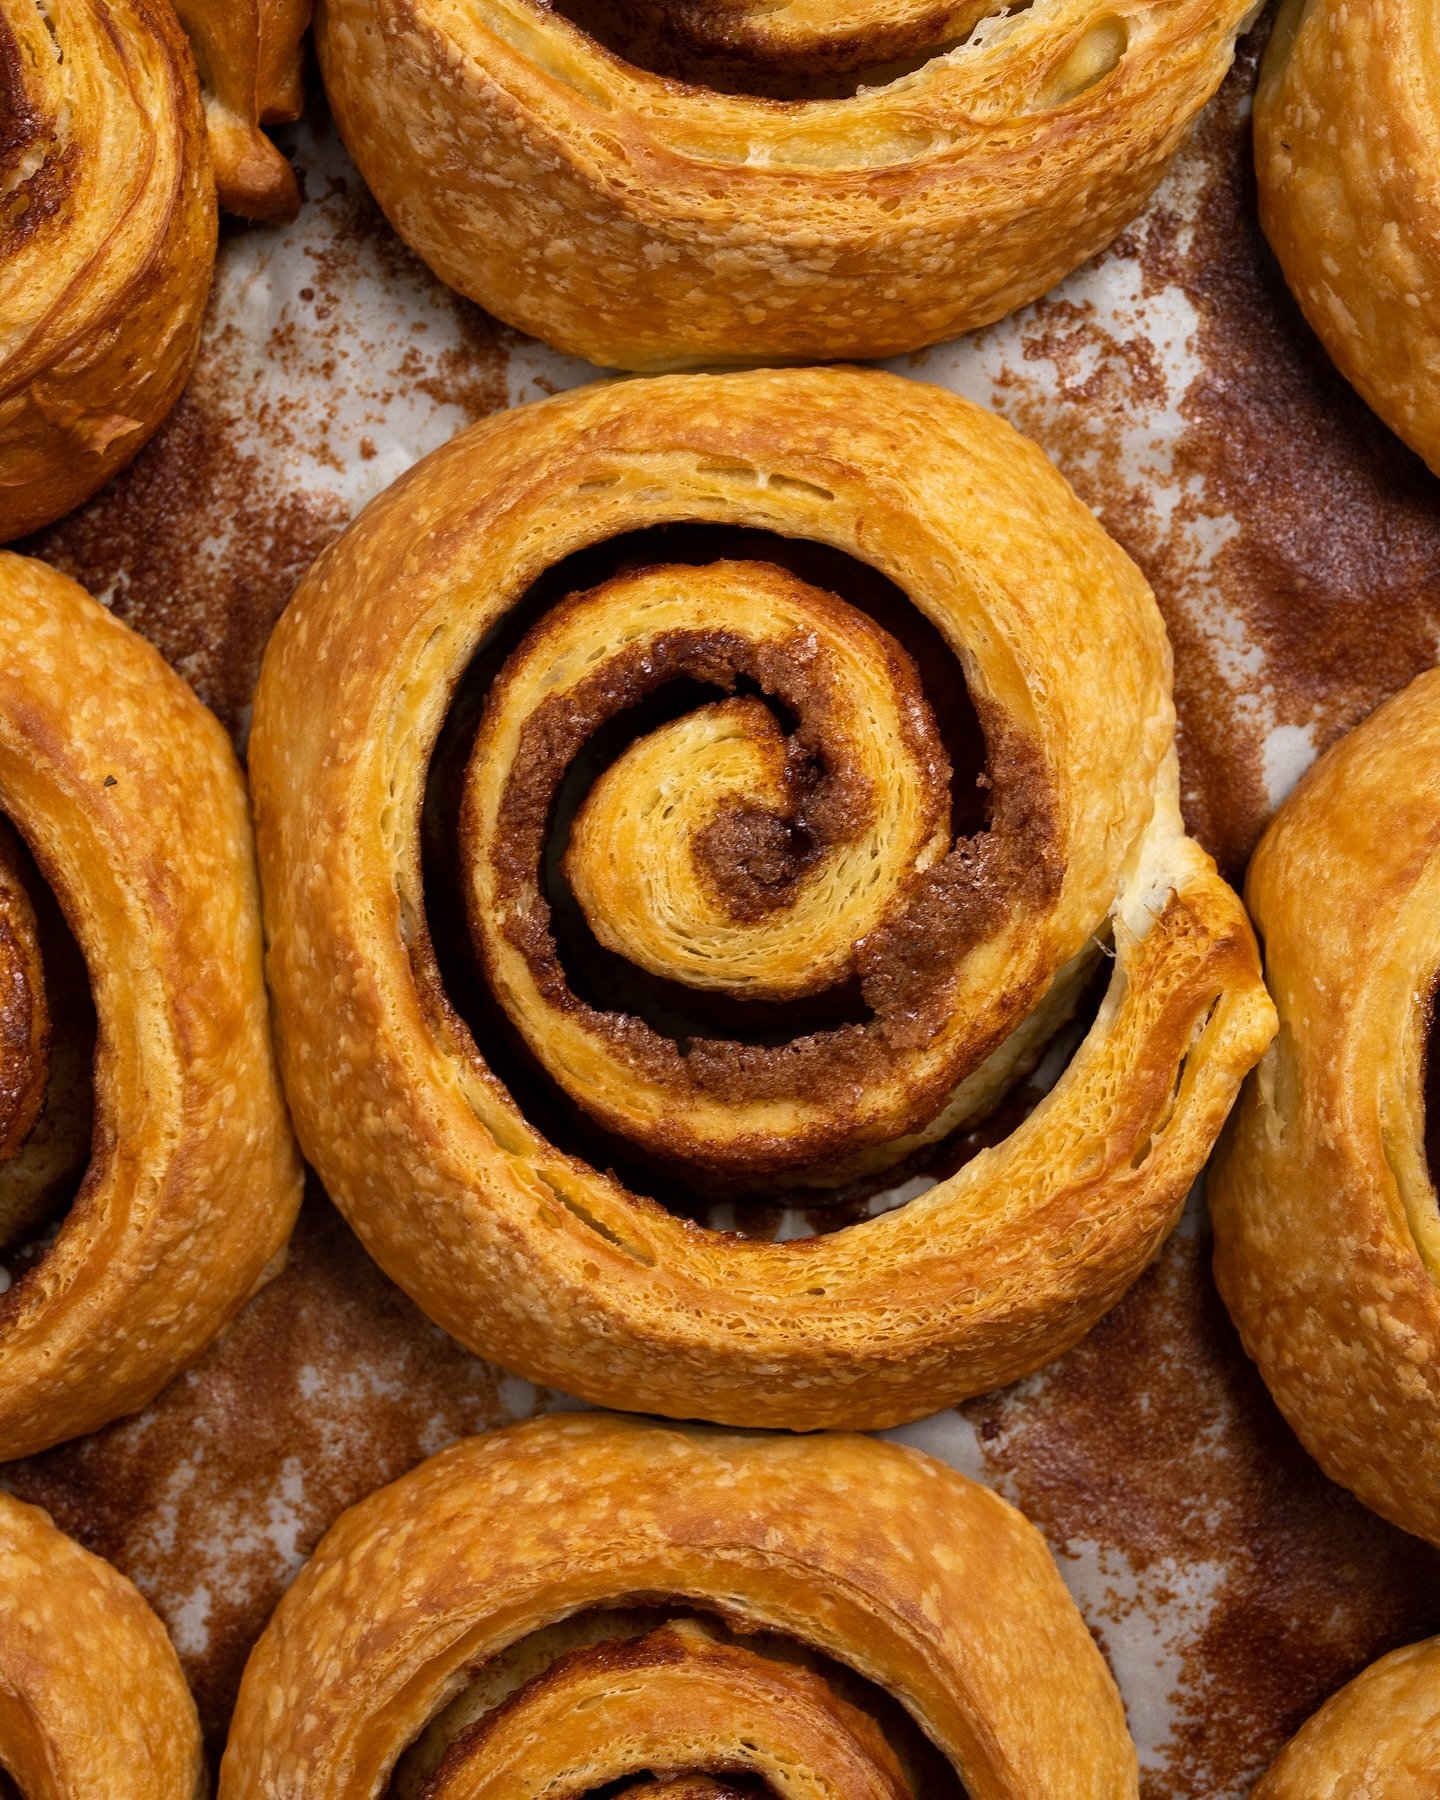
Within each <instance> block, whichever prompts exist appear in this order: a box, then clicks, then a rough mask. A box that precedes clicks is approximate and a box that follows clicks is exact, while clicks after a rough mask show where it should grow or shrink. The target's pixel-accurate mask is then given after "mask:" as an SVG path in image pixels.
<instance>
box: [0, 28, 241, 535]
mask: <svg viewBox="0 0 1440 1800" xmlns="http://www.w3.org/2000/svg"><path fill="white" fill-rule="evenodd" d="M215 232H216V224H215V187H214V179H213V177H212V175H211V172H210V161H209V152H208V149H207V147H206V141H205V120H204V114H203V112H202V110H201V105H200V95H199V90H198V87H197V84H196V80H195V67H194V63H193V61H192V58H191V55H190V49H189V46H188V45H187V44H186V42H185V38H184V36H183V34H182V33H181V31H180V29H179V27H178V25H177V24H176V22H175V18H174V15H173V14H172V13H171V12H170V10H169V8H168V7H167V6H165V5H164V4H162V3H160V0H106V4H104V5H97V4H94V3H93V0H44V4H37V0H3V4H0V543H4V542H7V541H8V540H10V539H11V538H15V537H19V536H21V535H22V534H23V533H25V532H27V531H34V530H36V529H38V527H40V526H41V525H45V524H48V523H49V522H50V521H51V520H52V519H57V518H59V517H60V515H61V514H62V513H66V512H69V511H70V509H71V508H72V507H74V506H78V505H79V504H80V502H81V501H82V500H84V499H87V498H88V497H89V495H91V494H92V493H94V491H95V489H96V488H98V487H99V486H100V485H101V483H102V482H104V481H107V480H108V479H109V478H110V476H111V475H113V474H114V473H115V471H116V470H117V469H118V468H120V467H121V466H122V465H123V464H125V463H126V462H128V461H129V460H130V458H131V457H132V456H134V455H135V453H136V451H137V450H139V449H140V447H141V445H142V444H144V442H145V440H146V439H147V438H148V437H149V436H150V434H151V433H152V432H153V431H154V430H155V428H156V426H157V425H158V424H159V423H160V421H161V420H162V419H163V418H164V417H165V415H166V413H167V412H168V411H169V410H170V408H171V407H172V406H173V405H174V403H175V401H176V399H177V398H178V397H179V394H180V390H181V388H182V387H183V386H184V384H185V380H186V377H187V376H188V374H189V372H190V365H191V363H192V362H193V361H194V359H195V352H196V349H197V347H198V344H199V338H200V322H201V316H202V314H203V312H204V308H205V300H206V296H207V295H208V293H209V290H210V275H211V270H212V267H213V265H214V261H215Z"/></svg>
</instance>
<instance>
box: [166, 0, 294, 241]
mask: <svg viewBox="0 0 1440 1800" xmlns="http://www.w3.org/2000/svg"><path fill="white" fill-rule="evenodd" d="M175 11H176V12H177V13H178V15H179V18H180V23H181V24H182V25H183V26H184V27H185V29H186V31H187V32H188V33H189V35H190V42H191V45H192V47H193V48H194V51H195V59H196V61H197V63H198V64H199V67H200V79H201V83H202V87H203V90H204V97H205V117H206V123H207V126H208V129H209V136H210V152H211V156H212V158H213V160H214V164H215V181H216V185H217V187H218V189H219V193H220V204H221V205H222V206H223V207H224V208H225V209H226V211H227V212H233V213H239V214H240V215H241V216H242V217H243V218H247V219H293V218H294V217H295V215H296V213H298V212H299V210H300V190H299V188H298V187H297V186H296V184H295V171H294V170H293V169H292V168H291V167H290V164H289V163H288V162H287V161H286V159H285V158H284V156H282V155H281V153H280V151H279V150H277V149H276V147H275V145H274V144H273V143H271V141H270V139H269V138H268V137H267V136H266V135H265V133H264V132H263V131H261V130H260V127H261V125H272V124H276V123H278V122H280V121H281V120H285V119H298V118H299V117H300V111H301V108H302V106H303V105H304V99H305V94H304V86H303V82H302V58H301V48H300V46H301V40H302V39H303V37H304V35H305V30H306V27H307V26H308V25H309V23H310V0H176V5H175Z"/></svg>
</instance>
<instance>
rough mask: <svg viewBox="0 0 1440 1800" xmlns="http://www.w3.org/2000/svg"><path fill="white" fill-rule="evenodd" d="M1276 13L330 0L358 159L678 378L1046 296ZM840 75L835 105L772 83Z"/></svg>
mask: <svg viewBox="0 0 1440 1800" xmlns="http://www.w3.org/2000/svg"><path fill="white" fill-rule="evenodd" d="M1253 11H1254V3H1253V0H1178V3H1177V0H1168V3H1161V0H1035V3H1034V4H1033V5H1031V6H1029V7H1027V8H1024V9H1018V8H1007V7H1006V6H1005V5H1003V4H1001V3H1000V0H996V3H994V4H988V5H977V4H963V3H962V4H953V3H952V4H943V5H937V4H935V3H934V0H876V3H875V4H869V5H863V6H850V7H844V8H840V9H838V10H837V9H834V8H829V7H823V6H818V5H816V4H814V3H813V0H792V3H791V4H788V5H781V6H775V5H772V4H769V3H768V0H765V3H759V0H756V3H750V4H721V3H720V0H716V3H714V4H710V5H705V4H690V5H685V6H681V7H671V6H660V5H658V4H654V3H653V0H638V3H632V4H631V5H629V6H618V7H612V6H608V5H590V6H588V8H587V6H586V4H585V0H577V3H576V4H572V5H570V6H568V7H552V6H550V5H548V4H545V3H543V0H478V3H471V0H465V3H463V4H462V3H461V0H324V3H323V4H321V5H320V6H319V7H318V9H317V16H316V41H317V44H318V47H319V51H320V59H321V67H322V71H323V74H324V77H325V83H326V88H327V92H328V94H329V97H330V103H331V106H332V108H333V110H334V113H335V117H336V120H337V122H338V124H339V126H340V131H341V134H342V136H343V137H344V139H345V142H346V145H347V147H348V149H349V150H350V153H351V154H352V156H354V158H355V160H356V162H357V163H358V164H359V166H360V169H361V172H362V173H363V175H364V176H365V179H366V181H367V183H368V184H369V186H370V188H371V189H372V191H373V192H374V194H375V196H376V198H377V199H378V200H379V202H380V204H381V206H382V207H383V208H384V210H385V212H386V214H387V216H388V217H389V219H390V221H391V223H392V224H393V225H394V226H395V229H396V230H397V231H398V232H399V234H400V236H401V237H402V238H404V240H405V241H406V243H408V244H409V245H410V247H411V248H412V249H413V250H415V251H416V252H417V253H418V254H419V255H420V256H422V257H423V258H424V260H425V261H426V262H427V263H428V264H429V265H430V267H431V268H432V269H434V270H435V272H436V273H437V274H438V275H439V276H440V277H441V279H442V280H444V281H446V282H448V283H449V284H450V285H451V286H452V287H455V288H458V289H459V290H460V292H461V293H463V294H466V295H467V296H469V298H471V299H473V300H476V301H478V302H479V303H480V304H481V305H482V306H484V307H486V308H487V309H488V310H489V311H491V312H494V313H496V314H498V315H499V317H501V318H502V319H505V320H506V321H507V322H508V323H510V324H512V325H515V326H517V327H519V328H520V329H521V330H523V331H527V332H531V333H533V334H535V335H536V336H538V337H541V338H543V339H544V340H545V341H546V342H547V343H551V344H554V345H556V346H557V347H558V348H560V349H562V350H566V351H569V352H571V353H574V354H578V355H581V356H586V357H589V358H590V359H591V360H592V361H594V362H598V363H602V364H610V365H616V366H619V367H623V368H631V369H650V370H656V369H663V368H678V367H685V366H694V365H696V364H706V363H708V364H714V363H737V362H738V363H754V362H760V361H770V362H774V361H783V360H797V361H798V360H807V359H823V360H828V359H833V358H842V357H854V358H870V357H878V356H888V355H894V354H897V353H899V352H902V351H906V350H911V349H915V348H917V347H919V346H921V345H925V344H931V343H936V342H938V341H939V340H941V339H943V338H946V337H951V336H953V335H955V334H956V333H958V332H961V331H966V330H970V329H972V328H974V327H975V326H978V325H982V324H987V323H989V322H990V321H991V320H994V319H997V318H1000V317H1002V316H1003V315H1004V314H1005V313H1007V312H1010V311H1012V310H1013V309H1014V308H1015V307H1017V306H1019V305H1022V304H1024V303H1025V302H1027V301H1030V300H1033V299H1035V298H1036V297H1037V296H1038V295H1040V294H1042V293H1044V292H1045V291H1046V290H1047V289H1048V288H1050V287H1052V286H1053V285H1054V284H1055V283H1056V282H1057V281H1059V280H1060V279H1061V278H1062V277H1063V276H1065V275H1066V274H1068V273H1069V272H1070V271H1071V270H1072V269H1074V268H1076V267H1078V266H1079V264H1081V263H1083V262H1084V261H1085V260H1086V259H1087V258H1088V257H1090V256H1092V255H1094V254H1095V253H1096V252H1097V251H1099V250H1101V249H1103V248H1104V246H1105V245H1106V244H1108V243H1110V242H1111V240H1112V239H1113V238H1114V237H1115V236H1116V235H1117V234H1118V233H1119V231H1120V230H1121V229H1122V228H1123V227H1124V226H1125V225H1126V224H1127V223H1128V222H1129V221H1130V220H1131V219H1132V218H1133V217H1134V216H1135V214H1136V213H1138V212H1139V211H1140V209H1141V207H1142V206H1143V204H1144V202H1145V200H1146V199H1147V198H1148V197H1149V195H1150V193H1151V191H1152V189H1153V188H1154V186H1155V184H1156V183H1157V182H1158V180H1159V179H1160V175H1161V173H1162V172H1163V170H1164V168H1165V166H1166V164H1167V163H1168V161H1169V159H1170V157H1171V156H1172V155H1173V153H1174V151H1175V150H1176V149H1177V148H1178V146H1179V144H1180V143H1181V141H1182V139H1183V137H1184V135H1185V132H1186V130H1187V129H1188V127H1189V125H1190V123H1191V121H1192V120H1193V118H1194V116H1195V114H1196V113H1197V112H1198V111H1199V110H1200V108H1201V107H1202V106H1203V105H1204V103H1205V102H1206V100H1208V99H1209V97H1210V96H1211V94H1212V93H1213V92H1214V91H1215V89H1216V88H1217V87H1218V86H1219V84H1220V81H1221V79H1222V77H1223V76H1224V74H1225V71H1226V70H1227V69H1228V67H1229V66H1230V61H1231V57H1232V54H1233V50H1234V44H1235V39H1236V35H1237V33H1238V32H1239V30H1240V29H1241V28H1242V26H1243V24H1244V22H1245V19H1246V17H1247V15H1250V14H1251V13H1253ZM567 14H574V15H575V17H576V18H582V19H588V20H589V21H590V22H591V23H592V24H593V25H594V27H595V29H597V30H599V31H601V33H602V34H603V35H604V36H606V38H607V40H613V39H615V36H616V33H617V32H620V33H622V35H623V34H624V33H625V31H626V29H627V27H628V33H629V35H628V37H627V38H625V41H624V46H623V47H624V48H626V49H627V50H628V52H629V56H638V57H642V58H643V57H646V56H649V60H650V61H651V62H655V58H656V55H657V54H658V55H659V57H660V59H661V60H660V63H659V64H657V67H664V66H666V64H665V60H664V59H665V57H666V55H667V54H669V53H671V52H674V53H675V54H676V55H677V56H678V62H677V63H676V67H677V68H678V69H679V70H680V71H681V72H688V73H692V74H693V75H694V79H693V80H678V79H672V78H671V77H670V76H669V75H666V74H663V73H657V72H656V70H655V68H647V67H642V66H640V64H639V63H638V62H636V61H632V60H629V59H628V57H627V56H626V55H622V54H619V53H617V51H616V50H615V49H612V48H607V47H606V44H604V43H601V42H599V41H597V39H596V38H595V37H594V36H592V35H590V33H589V32H587V31H586V30H585V29H583V28H582V26H581V25H579V24H577V23H575V22H574V19H573V18H572V17H569V16H567ZM657 34H658V48H657ZM632 39H633V43H632V42H631V41H630V40H632ZM646 46H648V49H647V48H646ZM897 59H898V60H897ZM907 63H913V64H914V65H915V66H914V67H913V68H910V70H909V72H908V73H907V72H905V65H906V64H907ZM837 68H838V69H839V70H841V71H848V72H849V73H848V78H847V80H846V81H845V82H844V83H842V85H841V87H840V89H839V91H838V92H834V93H832V95H831V97H829V98H821V99H796V98H791V97H787V98H780V99H777V98H774V97H773V94H774V93H776V92H778V93H781V94H784V95H787V96H788V95H792V94H794V93H802V94H803V93H806V92H813V91H814V84H815V81H816V80H820V81H821V82H822V91H823V83H824V82H825V81H826V80H830V81H831V82H832V83H833V78H834V75H835V72H836V70H837ZM737 69H738V71H739V73H738V75H737V74H736V70H737ZM777 70H779V71H780V72H781V73H782V74H784V73H785V72H786V71H788V72H789V74H788V76H787V79H785V80H782V81H781V85H780V87H779V88H778V89H777V88H774V87H773V82H772V85H771V90H770V93H769V94H767V93H766V91H765V89H766V78H767V77H773V76H774V75H775V72H776V71H777ZM727 71H728V73H727ZM707 80H709V81H711V82H718V83H719V84H720V85H719V86H707V85H704V84H705V82H706V81H707ZM737 83H738V87H737ZM757 83H758V85H759V87H760V89H761V93H760V94H758V95H757V94H756V93H755V92H753V91H744V90H745V89H747V88H749V89H754V88H755V87H756V85H757ZM797 83H798V86H797ZM857 83H858V84H859V85H858V90H857V91H847V89H848V90H856V89H857ZM807 84H808V85H807ZM727 88H728V90H729V91H727Z"/></svg>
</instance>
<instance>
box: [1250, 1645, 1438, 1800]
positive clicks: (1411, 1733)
mask: <svg viewBox="0 0 1440 1800" xmlns="http://www.w3.org/2000/svg"><path fill="white" fill-rule="evenodd" d="M1437 1769H1440V1638H1431V1639H1430V1640H1429V1642H1427V1643H1423V1644H1411V1645H1410V1647H1409V1648H1408V1649H1405V1650H1396V1651H1395V1652H1394V1653H1393V1654H1392V1655H1390V1656H1382V1657H1381V1658H1380V1660H1379V1662H1377V1663H1373V1664H1372V1665H1371V1666H1370V1667H1369V1668H1368V1669H1366V1670H1365V1672H1364V1673H1363V1674H1362V1675H1357V1676H1356V1678H1355V1680H1354V1681H1352V1682H1351V1683H1350V1684H1349V1686H1348V1687H1343V1688H1341V1690H1340V1692H1339V1693H1338V1694H1336V1696H1335V1697H1334V1699H1333V1700H1330V1701H1328V1702H1327V1703H1326V1704H1325V1705H1324V1706H1322V1707H1321V1708H1320V1710H1319V1712H1318V1713H1316V1714H1315V1717H1314V1718H1313V1719H1311V1720H1309V1722H1308V1723H1307V1724H1306V1725H1305V1726H1304V1727H1303V1728H1302V1729H1301V1730H1300V1732H1298V1733H1297V1735H1296V1736H1295V1737H1294V1738H1293V1739H1292V1740H1291V1741H1290V1743H1289V1744H1287V1745H1286V1747H1285V1750H1284V1752H1283V1754H1282V1755H1281V1757H1280V1759H1279V1761H1278V1762H1277V1763H1276V1764H1275V1766H1274V1768H1272V1769H1271V1771H1270V1773H1269V1774H1268V1775H1267V1776H1266V1777H1265V1779H1264V1780H1263V1781H1262V1782H1261V1783H1260V1785H1259V1786H1258V1787H1257V1788H1256V1789H1255V1795H1254V1800H1316V1796H1317V1795H1325V1796H1327V1797H1328V1796H1330V1795H1333V1796H1334V1800H1430V1796H1431V1795H1432V1794H1433V1793H1434V1792H1435V1771H1436V1770H1437Z"/></svg>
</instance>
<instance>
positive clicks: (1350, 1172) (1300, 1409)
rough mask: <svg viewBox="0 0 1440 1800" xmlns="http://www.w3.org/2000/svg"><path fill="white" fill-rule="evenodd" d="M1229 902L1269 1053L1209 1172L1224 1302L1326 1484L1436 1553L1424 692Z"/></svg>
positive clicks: (1432, 917)
mask: <svg viewBox="0 0 1440 1800" xmlns="http://www.w3.org/2000/svg"><path fill="white" fill-rule="evenodd" d="M1246 896H1247V899H1248V900H1249V904H1250V909H1251V912H1252V913H1253V915H1254V918H1255V922H1256V925H1257V927H1258V928H1259V931H1260V934H1261V937H1262V939H1263V941H1264V945H1265V974H1266V980H1267V981H1268V983H1269V986H1270V991H1271V993H1272V994H1273V995H1274V996H1275V1003H1276V1005H1277V1007H1278V1008H1279V1012H1280V1031H1279V1035H1278V1036H1277V1037H1276V1039H1275V1042H1274V1043H1273V1045H1272V1046H1271V1048H1270V1050H1269V1052H1268V1054H1267V1055H1266V1057H1265V1059H1264V1061H1263V1062H1262V1063H1261V1065H1260V1067H1259V1068H1258V1069H1257V1070H1256V1072H1255V1074H1254V1076H1253V1077H1252V1078H1251V1080H1250V1083H1249V1085H1248V1086H1247V1088H1246V1091H1245V1096H1244V1099H1243V1101H1242V1103H1241V1105H1240V1107H1239V1109H1238V1111H1237V1114H1236V1122H1235V1126H1234V1130H1233V1134H1232V1135H1231V1136H1230V1137H1229V1138H1228V1139H1227V1141H1226V1143H1225V1145H1224V1146H1223V1147H1222V1152H1221V1155H1220V1156H1219V1158H1218V1159H1217V1163H1216V1166H1215V1168H1214V1169H1213V1170H1212V1172H1211V1177H1210V1197H1211V1207H1212V1211H1213V1213H1214V1217H1215V1238H1216V1255H1215V1266H1216V1274H1217V1277H1218V1279H1219V1282H1220V1290H1221V1292H1222V1294H1223V1295H1224V1296H1225V1301H1226V1304H1227V1305H1228V1306H1229V1308H1230V1311H1231V1313H1232V1315H1233V1316H1234V1318H1235V1321H1236V1323H1237V1325H1238V1326H1239V1328H1240V1334H1241V1336H1242V1338H1243V1339H1244V1341H1245V1348H1246V1349H1247V1350H1248V1351H1249V1353H1250V1354H1251V1356H1253V1357H1254V1358H1255V1360H1256V1362H1257V1363H1258V1364H1259V1365H1260V1372H1261V1373H1262V1374H1263V1375H1264V1377H1265V1380H1266V1383H1267V1384H1268V1386H1269V1388H1270V1391H1271V1393H1272V1394H1273V1395H1274V1396H1275V1399H1276V1401H1277V1402H1278V1404H1279V1406H1280V1409H1281V1411H1282V1412H1283V1413H1284V1414H1285V1416H1286V1418H1287V1419H1288V1420H1289V1421H1290V1423H1291V1425H1292V1426H1294V1428H1295V1430H1296V1431H1297V1432H1298V1434H1299V1436H1300V1438H1301V1440H1302V1442H1303V1443H1304V1444H1305V1447H1306V1448H1307V1449H1308V1450H1309V1451H1310V1453H1311V1455H1312V1456H1314V1457H1315V1458H1316V1460H1317V1461H1318V1462H1319V1463H1320V1464H1321V1466H1322V1467H1323V1468H1324V1469H1325V1471H1326V1473H1327V1474H1328V1475H1330V1476H1331V1477H1332V1479H1334V1480H1336V1481H1340V1482H1343V1483H1344V1484H1345V1486H1346V1487H1349V1488H1351V1489H1353V1490H1354V1492H1355V1493H1356V1494H1358V1495H1359V1496H1360V1498H1361V1499H1362V1500H1363V1501H1364V1502H1365V1504H1366V1505H1367V1506H1372V1507H1374V1508H1375V1510H1376V1511H1377V1512H1380V1513H1383V1514H1384V1515H1385V1517H1386V1518H1388V1519H1392V1520H1393V1521H1394V1522H1395V1523H1396V1524H1397V1525H1403V1526H1404V1527H1405V1529H1406V1530H1407V1531H1413V1532H1417V1533H1418V1534H1419V1535H1420V1536H1421V1537H1426V1538H1429V1539H1430V1540H1431V1541H1432V1542H1434V1543H1440V1294H1437V1291H1436V1280H1437V1276H1440V1218H1437V1213H1436V1204H1435V1186H1434V1168H1433V1165H1432V1163H1431V1161H1430V1159H1429V1155H1428V1152H1427V1130H1433V1129H1434V1126H1435V1124H1436V1121H1435V1119H1434V1118H1433V1117H1431V1116H1429V1108H1430V1105H1431V1101H1430V1099H1429V1098H1428V1096H1429V1095H1430V1094H1432V1093H1433V1092H1434V1091H1435V1090H1434V1088H1433V1086H1430V1085H1428V1084H1432V1083H1433V1082H1434V1081H1435V1079H1436V1071H1435V1070H1434V1069H1433V1068H1432V1067H1430V1062H1431V1054H1432V1053H1431V1050H1430V1048H1429V1046H1430V1041H1431V1040H1430V1032H1431V1021H1432V1017H1433V1010H1434V995H1435V984H1436V971H1437V969H1440V929H1437V920H1440V671H1432V672H1430V673H1427V674H1424V675H1421V676H1419V677H1418V678H1417V679H1416V680H1415V681H1413V682H1412V683H1411V684H1410V686H1409V687H1408V688H1406V689H1405V691H1404V692H1403V693H1402V694H1400V695H1398V696H1397V697H1396V698H1395V699H1393V700H1391V701H1389V702H1387V703H1386V704H1385V705H1384V706H1382V707H1381V708H1380V709H1379V711H1378V712H1376V713H1374V714H1373V715H1372V716H1371V717H1370V718H1369V719H1367V720H1366V721H1365V722H1364V724H1362V725H1359V726H1357V727H1356V729H1355V730H1354V731H1352V732H1351V733H1350V734H1349V735H1348V736H1347V737H1344V738H1342V739H1341V740H1340V742H1339V743H1338V744H1336V745H1335V746H1334V747H1333V748H1332V749H1331V750H1329V751H1328V752H1327V753H1326V755H1325V756H1324V757H1322V758H1321V760H1320V762H1319V763H1318V764H1317V765H1316V767H1315V768H1314V769H1313V770H1312V771H1311V772H1310V774H1309V775H1308V776H1307V777H1306V778H1305V780H1304V781H1303V782H1302V783H1301V785H1300V787H1299V788H1298V789H1297V790H1296V792H1295V794H1294V795H1293V796H1292V797H1291V798H1290V799H1289V800H1288V801H1287V802H1286V804H1285V805H1284V807H1282V808H1281V811H1280V814H1279V816H1278V817H1277V818H1276V820H1275V822H1274V823H1273V824H1272V825H1271V827H1270V829H1269V831H1267V832H1266V834H1265V836H1264V838H1263V839H1262V840H1261V843H1260V847H1259V849H1258V850H1257V851H1256V852H1255V860H1254V862H1253V863H1252V865H1251V870H1250V878H1249V883H1248V886H1247V888H1246Z"/></svg>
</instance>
